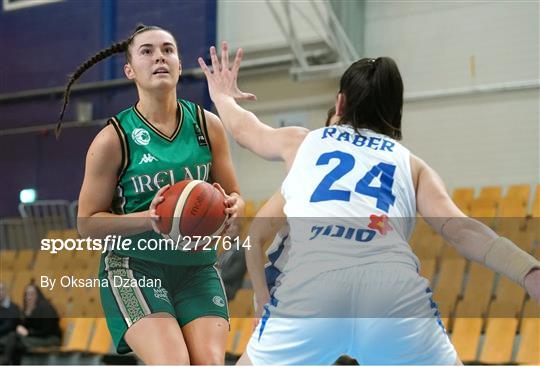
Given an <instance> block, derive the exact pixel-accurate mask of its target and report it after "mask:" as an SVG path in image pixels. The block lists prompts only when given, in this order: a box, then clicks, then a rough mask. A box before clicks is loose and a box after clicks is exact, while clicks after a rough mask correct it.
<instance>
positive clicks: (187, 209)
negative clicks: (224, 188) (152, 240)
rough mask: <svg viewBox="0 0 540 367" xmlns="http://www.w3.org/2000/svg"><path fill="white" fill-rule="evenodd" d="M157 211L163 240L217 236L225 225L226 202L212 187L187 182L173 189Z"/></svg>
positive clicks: (165, 195) (190, 181)
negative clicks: (166, 238)
mask: <svg viewBox="0 0 540 367" xmlns="http://www.w3.org/2000/svg"><path fill="white" fill-rule="evenodd" d="M163 197H164V199H165V200H163V201H162V202H161V203H160V204H158V205H157V207H156V213H157V214H158V215H159V216H160V221H159V224H158V228H159V230H160V232H161V233H162V234H163V235H164V237H168V238H172V239H174V240H176V239H177V238H178V237H180V236H181V237H185V236H189V237H191V236H212V235H218V234H219V233H220V232H221V231H222V230H223V227H224V225H225V220H226V219H227V215H226V214H225V204H224V203H223V201H224V200H225V198H224V197H223V194H222V193H221V192H220V191H219V190H218V189H217V188H215V187H214V186H212V185H211V184H209V183H207V182H204V181H199V180H184V181H181V182H178V183H176V184H174V185H173V186H171V187H170V188H169V189H167V190H166V191H165V193H164V194H163Z"/></svg>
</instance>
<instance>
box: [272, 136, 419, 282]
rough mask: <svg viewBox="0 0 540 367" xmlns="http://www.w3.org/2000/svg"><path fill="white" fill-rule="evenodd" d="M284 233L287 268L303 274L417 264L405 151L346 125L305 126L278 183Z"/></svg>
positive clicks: (413, 209) (412, 198) (413, 202)
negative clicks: (287, 229) (282, 201)
mask: <svg viewBox="0 0 540 367" xmlns="http://www.w3.org/2000/svg"><path fill="white" fill-rule="evenodd" d="M282 194H283V197H284V198H285V201H286V204H285V207H284V212H285V214H286V215H287V218H288V221H289V226H290V233H289V236H290V238H289V241H290V248H289V261H288V262H287V264H286V266H285V269H284V271H285V270H288V271H292V270H293V269H296V270H300V271H301V272H303V273H304V274H316V273H320V272H321V271H328V270H334V269H340V268H345V267H349V266H356V265H362V264H369V263H381V262H384V263H393V262H394V263H406V264H409V265H412V266H414V267H416V268H417V269H418V259H417V258H416V256H415V255H414V254H413V252H412V250H411V248H410V246H409V244H408V240H409V238H410V236H411V234H412V231H413V229H414V225H415V221H416V197H415V190H414V185H413V181H412V176H411V167H410V152H409V150H407V149H406V148H405V147H403V146H402V145H401V144H399V143H398V142H397V141H395V140H393V139H391V138H389V137H387V136H386V135H382V134H378V133H375V132H373V131H371V130H366V129H363V130H360V133H356V132H355V131H354V129H352V128H351V127H350V126H332V127H326V128H321V129H318V130H315V131H312V132H310V133H309V134H308V135H307V136H306V138H305V139H304V141H303V143H302V144H301V145H300V147H299V149H298V152H297V154H296V158H295V160H294V162H293V165H292V167H291V170H290V171H289V174H288V175H287V177H286V178H285V180H284V182H283V185H282Z"/></svg>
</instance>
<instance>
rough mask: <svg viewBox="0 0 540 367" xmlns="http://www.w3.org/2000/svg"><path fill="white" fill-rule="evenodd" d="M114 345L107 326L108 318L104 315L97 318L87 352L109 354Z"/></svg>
mask: <svg viewBox="0 0 540 367" xmlns="http://www.w3.org/2000/svg"><path fill="white" fill-rule="evenodd" d="M112 346H113V342H112V339H111V334H110V333H109V329H108V327H107V320H106V319H105V318H103V317H101V318H97V319H95V320H94V332H93V334H92V337H91V341H90V345H89V346H88V350H87V352H88V353H93V354H109V353H110V352H111V349H112Z"/></svg>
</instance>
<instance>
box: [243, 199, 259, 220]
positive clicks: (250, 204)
mask: <svg viewBox="0 0 540 367" xmlns="http://www.w3.org/2000/svg"><path fill="white" fill-rule="evenodd" d="M255 214H257V208H256V207H255V202H254V201H253V200H246V206H245V217H254V216H255Z"/></svg>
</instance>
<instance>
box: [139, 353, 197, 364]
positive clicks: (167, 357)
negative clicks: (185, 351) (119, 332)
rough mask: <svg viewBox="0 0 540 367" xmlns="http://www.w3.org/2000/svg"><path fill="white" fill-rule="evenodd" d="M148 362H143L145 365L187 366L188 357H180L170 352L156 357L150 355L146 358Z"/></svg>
mask: <svg viewBox="0 0 540 367" xmlns="http://www.w3.org/2000/svg"><path fill="white" fill-rule="evenodd" d="M148 359H149V360H148V361H144V363H145V364H147V365H176V366H189V365H190V360H189V356H188V355H185V356H184V355H181V354H178V353H175V352H173V351H171V353H170V354H169V353H167V354H164V355H163V354H162V355H158V353H156V354H155V355H152V356H151V357H150V358H148Z"/></svg>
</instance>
